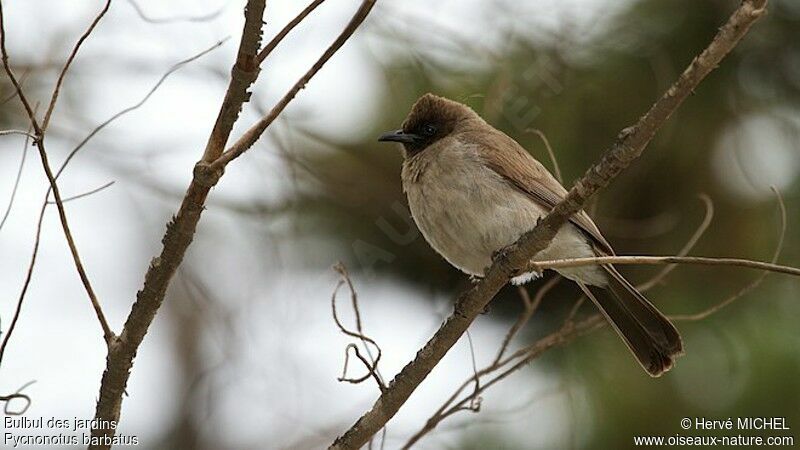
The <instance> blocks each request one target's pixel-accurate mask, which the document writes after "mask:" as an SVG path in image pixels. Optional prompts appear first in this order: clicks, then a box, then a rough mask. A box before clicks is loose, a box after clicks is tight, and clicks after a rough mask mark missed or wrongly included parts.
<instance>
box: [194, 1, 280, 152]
mask: <svg viewBox="0 0 800 450" xmlns="http://www.w3.org/2000/svg"><path fill="white" fill-rule="evenodd" d="M265 5H266V2H265V1H255V2H253V1H248V2H247V6H245V9H244V21H245V23H244V31H243V32H242V39H241V41H240V42H239V53H238V54H237V56H236V63H235V64H234V65H233V68H232V69H231V81H230V83H229V84H228V90H227V91H226V92H225V99H224V100H223V101H222V106H221V107H220V109H219V114H218V115H217V120H216V121H215V122H214V128H212V129H211V136H209V138H208V143H207V144H206V149H205V152H204V153H203V161H205V162H211V161H214V160H215V159H217V158H218V157H219V155H220V154H221V153H222V150H223V149H224V148H225V144H226V143H227V142H228V137H229V136H230V134H231V130H232V129H233V124H234V123H236V120H237V119H238V118H239V112H240V111H241V110H242V105H243V104H244V103H245V102H247V101H248V100H250V94H249V93H248V92H247V89H249V88H250V85H252V84H253V83H254V82H255V81H256V78H258V72H259V68H258V64H259V62H258V59H257V57H256V53H257V52H258V47H259V46H260V45H261V28H262V26H261V25H262V18H263V17H264V7H265Z"/></svg>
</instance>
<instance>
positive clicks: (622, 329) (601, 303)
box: [581, 266, 683, 377]
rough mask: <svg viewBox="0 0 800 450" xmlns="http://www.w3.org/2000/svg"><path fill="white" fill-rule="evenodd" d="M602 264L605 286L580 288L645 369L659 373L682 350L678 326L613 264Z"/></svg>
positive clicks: (668, 365) (666, 367)
mask: <svg viewBox="0 0 800 450" xmlns="http://www.w3.org/2000/svg"><path fill="white" fill-rule="evenodd" d="M603 268H604V269H605V270H606V272H607V273H608V275H609V277H608V279H609V282H608V286H607V289H601V288H595V287H591V288H588V287H586V285H581V288H582V289H583V290H584V292H585V293H586V294H587V296H589V298H590V299H591V300H592V301H593V302H594V303H595V304H596V305H597V307H598V308H600V311H601V312H602V313H603V315H604V316H605V317H606V319H608V321H609V322H611V324H612V325H613V327H614V329H615V330H616V331H617V333H618V334H619V335H620V336H621V337H622V339H623V340H624V341H625V343H626V344H627V346H628V348H629V349H630V350H631V352H632V353H633V355H634V356H635V357H636V360H637V361H638V362H639V364H641V366H642V367H643V368H644V369H645V371H647V373H649V374H650V375H651V376H654V377H657V376H660V375H661V374H663V373H664V372H666V371H668V370H669V369H671V368H672V366H673V364H674V361H675V358H676V357H677V356H680V355H681V354H683V343H682V341H681V336H680V334H679V333H678V330H677V329H676V328H675V326H674V325H673V324H672V322H670V321H669V319H667V318H666V317H665V316H664V315H663V314H661V312H659V311H658V310H657V309H656V307H655V306H653V304H652V303H650V302H649V301H648V300H647V299H646V298H645V297H644V296H643V295H642V294H641V293H640V292H639V291H637V290H636V288H634V287H633V286H632V285H631V284H630V283H629V282H628V281H627V280H626V279H625V278H623V277H622V275H620V273H619V272H617V270H616V269H615V268H614V267H612V266H603Z"/></svg>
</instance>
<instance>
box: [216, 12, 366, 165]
mask: <svg viewBox="0 0 800 450" xmlns="http://www.w3.org/2000/svg"><path fill="white" fill-rule="evenodd" d="M375 1H376V0H364V1H363V2H362V3H361V7H360V8H358V10H357V11H356V12H355V14H354V15H353V17H352V18H351V19H350V23H348V24H347V26H346V27H345V28H344V30H342V32H341V33H340V34H339V36H338V37H337V38H336V40H335V41H333V44H331V46H330V47H328V49H327V50H325V53H323V54H322V56H321V57H320V58H319V60H317V62H316V63H314V65H313V66H311V68H310V69H308V72H306V73H305V75H303V76H302V77H300V79H299V80H297V82H296V83H295V84H294V86H292V88H291V89H289V92H287V93H286V95H284V96H283V98H281V99H280V101H279V102H278V104H276V105H275V106H273V107H272V109H271V110H270V112H269V113H268V114H267V115H266V116H264V117H262V118H261V120H259V121H258V122H257V123H256V124H255V125H253V126H252V127H250V129H249V130H247V131H246V132H245V133H244V135H242V137H240V138H239V140H237V141H236V142H235V143H234V144H233V145H232V146H231V147H230V148H229V149H228V150H226V151H225V153H223V154H222V156H220V157H219V158H218V159H217V160H216V161H214V162H213V163H212V164H211V165H210V169H211V170H213V171H215V172H216V171H219V170H222V169H224V168H225V166H226V165H227V164H228V163H230V162H231V161H233V160H234V159H236V158H238V157H239V156H241V155H242V153H244V152H246V151H247V150H249V149H250V147H252V146H253V144H255V142H256V141H257V140H258V139H259V138H260V137H261V135H262V134H263V133H264V131H265V130H266V129H267V127H269V126H270V124H271V123H272V122H273V121H274V120H275V119H276V118H277V117H278V115H280V113H282V112H283V110H284V109H285V108H286V106H287V105H288V104H289V102H291V101H292V99H294V97H295V96H296V95H297V93H298V92H300V90H302V89H303V88H304V87H306V84H308V82H309V81H310V80H311V78H313V77H314V75H316V74H317V72H319V70H320V69H322V66H324V65H325V63H326V62H328V60H329V59H331V57H332V56H333V55H334V54H335V53H336V52H337V51H338V50H339V49H340V48H341V47H342V45H344V43H345V42H347V40H348V39H350V36H352V35H353V33H354V32H355V31H356V29H358V27H359V26H361V23H362V22H364V19H366V18H367V15H368V14H369V12H370V11H372V7H373V6H375Z"/></svg>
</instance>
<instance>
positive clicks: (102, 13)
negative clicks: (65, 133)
mask: <svg viewBox="0 0 800 450" xmlns="http://www.w3.org/2000/svg"><path fill="white" fill-rule="evenodd" d="M110 7H111V0H106V4H105V6H103V9H101V10H100V12H99V13H97V16H96V17H95V18H94V20H93V21H92V23H91V24H90V25H89V28H87V29H86V31H85V32H84V33H83V34H82V35H81V37H80V38H79V39H78V42H77V43H76V44H75V46H74V47H72V52H71V53H70V54H69V57H67V62H66V63H64V67H62V68H61V73H59V74H58V80H56V87H54V88H53V94H52V95H51V96H50V104H49V105H48V106H47V111H45V113H44V119H43V120H42V133H44V132H45V131H47V125H49V124H50V117H51V116H52V115H53V110H54V109H55V108H56V102H58V94H59V93H60V92H61V85H62V84H64V77H65V76H66V75H67V71H68V70H69V67H70V66H71V65H72V61H74V60H75V57H76V56H78V50H80V48H81V45H83V42H84V41H85V40H86V39H87V38H88V37H89V35H90V34H92V31H94V28H95V27H96V26H97V24H98V23H100V19H102V18H103V16H105V15H106V13H107V12H108V8H110Z"/></svg>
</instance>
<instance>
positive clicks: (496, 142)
mask: <svg viewBox="0 0 800 450" xmlns="http://www.w3.org/2000/svg"><path fill="white" fill-rule="evenodd" d="M485 130H486V129H485V128H482V129H481V131H480V132H467V134H468V136H464V137H465V138H466V139H465V140H466V141H467V142H474V143H477V144H478V145H479V146H480V149H481V155H482V156H483V158H484V159H485V160H486V163H487V165H488V166H489V167H490V168H491V169H492V170H494V171H495V172H496V173H497V174H498V175H500V176H501V177H503V178H504V179H505V180H507V181H508V182H509V184H511V185H512V186H514V187H515V188H517V189H519V190H520V191H522V192H524V193H525V194H527V195H529V196H530V197H531V198H532V199H533V200H534V201H535V202H536V203H538V204H540V205H542V206H543V207H545V208H546V209H548V210H551V209H553V208H554V207H555V205H556V204H558V203H559V202H561V201H562V200H563V199H564V197H566V195H567V190H566V189H564V187H563V186H561V183H559V182H558V180H556V179H555V177H553V175H552V174H550V172H549V171H548V170H547V169H546V168H545V167H544V166H543V165H542V164H541V163H540V162H539V161H537V160H536V159H534V157H533V156H531V155H530V154H529V153H528V152H526V151H525V149H523V148H522V147H521V146H520V145H519V144H518V143H517V142H516V141H515V140H513V139H511V138H510V137H508V136H507V135H506V134H504V133H502V132H500V131H497V130H495V129H492V132H486V131H485ZM570 222H571V223H572V224H574V225H575V226H577V227H578V228H580V229H581V230H582V231H583V232H584V233H586V234H587V236H589V237H590V238H591V239H592V241H593V242H594V244H595V246H596V247H597V248H598V250H600V251H601V252H602V253H605V254H607V255H613V254H614V250H613V249H612V248H611V245H610V244H609V243H608V241H606V239H605V238H604V237H603V235H602V234H601V233H600V230H599V229H598V228H597V225H595V224H594V222H593V221H592V219H591V218H590V217H589V215H588V214H586V213H585V212H584V211H581V212H579V213H577V214H575V215H574V216H572V218H571V219H570Z"/></svg>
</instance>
